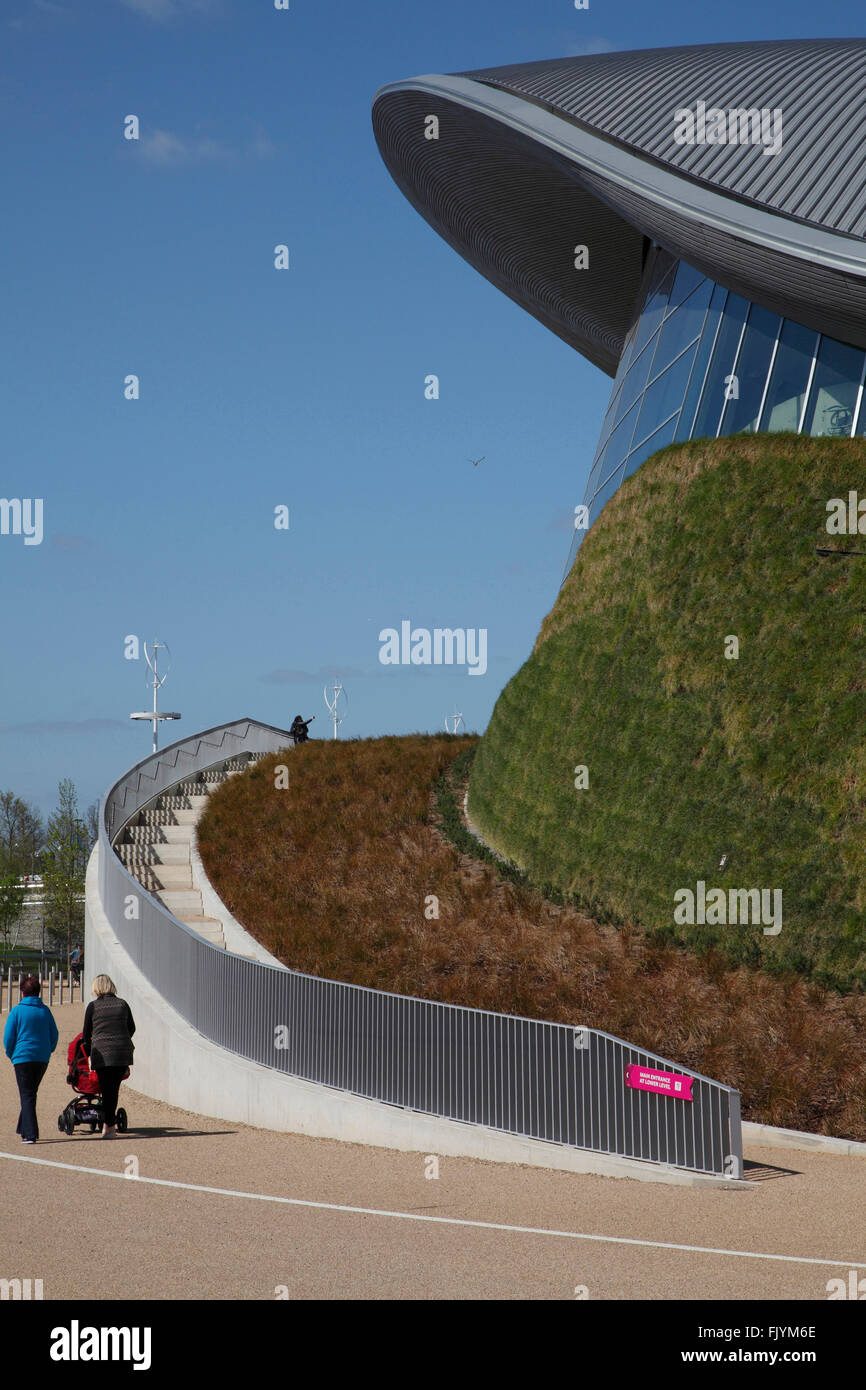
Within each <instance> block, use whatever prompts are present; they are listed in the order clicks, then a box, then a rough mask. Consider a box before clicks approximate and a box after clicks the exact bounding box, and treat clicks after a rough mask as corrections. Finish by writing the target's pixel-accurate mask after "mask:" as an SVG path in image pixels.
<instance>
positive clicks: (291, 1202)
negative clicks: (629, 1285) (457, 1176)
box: [0, 1152, 866, 1269]
mask: <svg viewBox="0 0 866 1390" xmlns="http://www.w3.org/2000/svg"><path fill="white" fill-rule="evenodd" d="M0 1158H10V1159H12V1161H13V1162H14V1163H35V1164H37V1165H38V1166H40V1167H44V1168H62V1169H65V1170H66V1171H67V1172H71V1173H90V1174H94V1175H95V1176H96V1177H99V1178H119V1179H120V1181H121V1182H133V1183H149V1184H151V1185H152V1186H154V1187H174V1188H178V1189H180V1190H182V1191H184V1192H206V1193H209V1194H210V1195H211V1196H214V1197H245V1198H246V1199H247V1200H248V1201H251V1202H275V1203H277V1204H278V1205H280V1206H287V1207H309V1208H312V1209H313V1210H316V1211H342V1212H347V1213H348V1214H349V1215H351V1216H384V1217H387V1218H390V1219H391V1220H393V1221H423V1222H425V1223H428V1224H432V1225H436V1226H468V1227H472V1228H474V1229H476V1230H481V1231H507V1232H511V1233H512V1234H515V1235H525V1236H552V1237H554V1238H555V1239H557V1240H591V1241H597V1242H599V1243H601V1244H603V1245H641V1246H646V1247H648V1248H649V1249H652V1250H684V1251H686V1252H687V1253H689V1254H696V1255H727V1256H730V1257H732V1258H736V1259H740V1260H781V1261H783V1262H784V1263H786V1264H803V1265H832V1267H833V1268H834V1269H840V1268H842V1266H843V1265H844V1267H845V1268H846V1269H866V1263H864V1262H862V1261H860V1262H858V1261H856V1260H846V1259H836V1260H824V1259H817V1258H816V1257H815V1256H814V1255H768V1254H765V1253H764V1252H763V1251H759V1250H725V1249H721V1248H716V1247H714V1246H707V1245H675V1244H674V1243H673V1242H671V1241H665V1240H638V1239H636V1238H634V1237H632V1236H600V1235H594V1234H593V1235H590V1234H587V1233H586V1232H584V1231H557V1230H554V1229H550V1228H548V1227H545V1226H509V1225H506V1224H505V1223H504V1222H501V1221H473V1220H471V1219H470V1218H469V1217H460V1216H423V1215H419V1214H418V1213H416V1212H413V1211H387V1210H383V1209H380V1208H378V1207H350V1206H344V1205H341V1204H339V1203H336V1202H314V1201H312V1200H310V1199H309V1198H306V1197H277V1196H275V1195H273V1194H272V1193H269V1192H239V1191H236V1190H235V1189H234V1188H230V1187H205V1186H204V1185H203V1184H201V1183H194V1182H176V1181H174V1180H172V1179H171V1178H142V1177H138V1178H131V1177H129V1175H128V1174H127V1173H115V1172H112V1171H111V1170H109V1169H106V1168H85V1167H82V1166H80V1165H78V1164H76V1163H59V1162H57V1161H55V1160H54V1159H50V1158H33V1157H31V1156H30V1155H29V1154H28V1155H26V1156H25V1155H24V1154H10V1153H3V1152H0Z"/></svg>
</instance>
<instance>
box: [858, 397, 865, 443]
mask: <svg viewBox="0 0 866 1390" xmlns="http://www.w3.org/2000/svg"><path fill="white" fill-rule="evenodd" d="M857 433H858V434H866V391H864V392H863V393H862V396H861V400H860V418H859V420H858V421H857Z"/></svg>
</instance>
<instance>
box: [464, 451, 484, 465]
mask: <svg viewBox="0 0 866 1390" xmlns="http://www.w3.org/2000/svg"><path fill="white" fill-rule="evenodd" d="M486 458H487V455H486V454H482V455H481V457H480V459H467V460H466V462H467V463H471V464H472V467H473V468H477V467H478V465H479V463H483V462H484V460H485V459H486Z"/></svg>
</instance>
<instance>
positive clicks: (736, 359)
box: [713, 304, 752, 439]
mask: <svg viewBox="0 0 866 1390" xmlns="http://www.w3.org/2000/svg"><path fill="white" fill-rule="evenodd" d="M751 317H752V305H751V304H750V305H749V307H748V309H747V310H746V313H745V316H744V318H743V326H742V328H741V329H740V336H739V338H738V340H737V350H736V352H735V353H734V364H733V366H732V367H731V371H730V375H731V376H734V377H735V376H736V375H737V367H738V366H739V365H740V353H741V352H742V351H743V339H744V338H745V336H746V329H747V327H748V325H749V319H750V318H751ZM737 390H739V382H738V383H737ZM729 405H730V400H729V398H728V397H727V396H725V398H724V400H723V401H722V409H721V412H720V414H719V423H718V425H717V426H716V432H715V434H714V436H713V438H714V439H719V438H720V436H721V433H722V425H723V423H724V419H725V413H726V411H727V409H728V406H729Z"/></svg>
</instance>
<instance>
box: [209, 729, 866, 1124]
mask: <svg viewBox="0 0 866 1390" xmlns="http://www.w3.org/2000/svg"><path fill="white" fill-rule="evenodd" d="M471 741H472V740H462V739H458V740H455V739H453V738H446V737H435V736H420V735H419V736H412V737H409V738H400V739H397V738H384V739H374V740H363V741H357V742H347V743H339V744H333V743H325V742H322V743H311V744H307V745H306V746H304V747H302V748H299V749H297V750H295V751H294V752H292V753H291V755H288V754H277V755H274V756H271V757H268V758H265V759H263V760H262V761H261V762H260V763H259V764H258V765H257V766H256V768H255V769H254V770H253V771H251V772H250V773H247V774H245V775H243V776H239V777H235V778H233V779H231V780H230V781H229V782H228V783H226V784H225V785H224V786H223V787H221V788H220V789H219V790H218V791H217V792H216V793H215V794H214V796H213V797H212V800H211V802H210V804H209V806H208V810H207V814H206V816H205V817H204V819H203V821H202V823H201V826H200V829H199V840H200V845H201V852H202V857H203V859H204V863H205V867H206V869H207V872H208V874H209V876H210V878H211V881H212V882H213V884H214V886H215V887H216V889H217V891H218V892H219V894H220V896H221V897H222V899H223V901H224V902H225V903H226V904H227V906H228V907H229V908H230V910H231V911H232V912H233V913H234V914H235V915H236V916H237V917H238V919H239V920H240V921H241V922H243V924H244V925H245V926H246V927H247V928H248V929H249V930H250V931H251V932H252V933H253V934H254V935H255V936H256V937H257V938H258V939H259V940H260V941H262V942H263V943H264V944H265V945H266V946H267V947H268V949H269V950H271V951H273V953H274V954H275V955H276V956H278V957H279V959H280V960H282V961H283V962H284V963H285V964H286V965H289V966H291V967H292V968H294V969H297V970H303V971H306V972H308V973H310V974H314V975H322V976H326V977H329V978H332V979H339V980H345V981H348V982H351V983H354V984H360V985H368V986H372V987H374V988H377V989H387V990H393V991H396V992H398V993H401V994H413V995H420V996H423V997H425V998H428V999H438V1000H441V1001H443V1002H447V1003H456V1004H468V1005H472V1006H474V1007H476V1008H482V1009H492V1010H496V1011H499V1012H503V1013H514V1014H522V1015H526V1016H529V1017H532V1018H543V1019H549V1020H551V1021H553V1022H563V1023H570V1024H584V1025H587V1026H591V1027H596V1028H603V1029H606V1030H607V1031H608V1032H611V1033H615V1034H617V1035H618V1036H620V1037H623V1038H627V1039H628V1040H629V1041H630V1042H632V1043H636V1044H638V1045H639V1046H642V1047H646V1048H648V1049H652V1050H654V1051H657V1052H660V1053H661V1054H662V1055H665V1056H668V1057H670V1058H671V1059H672V1060H675V1061H677V1062H679V1063H682V1064H684V1065H686V1066H689V1067H693V1068H695V1069H696V1070H698V1071H701V1072H704V1073H705V1074H707V1075H708V1076H712V1077H714V1078H715V1079H717V1080H720V1081H725V1082H728V1083H729V1084H732V1085H735V1086H737V1087H739V1089H740V1090H741V1092H742V1096H743V1113H744V1116H745V1117H747V1118H749V1119H753V1120H758V1121H762V1122H764V1123H769V1124H775V1125H785V1126H790V1127H792V1128H796V1129H806V1130H813V1131H819V1132H824V1133H831V1134H839V1135H844V1136H846V1137H849V1138H854V1139H866V1058H864V1042H863V1040H864V1037H866V1000H864V999H863V997H862V996H850V997H847V998H844V997H840V996H838V995H833V994H829V993H827V992H825V991H822V990H821V989H819V988H818V987H816V986H813V985H808V984H806V983H804V982H802V981H799V980H787V981H786V980H779V979H774V978H772V977H769V976H766V975H763V974H761V973H759V972H756V971H752V970H748V969H746V968H739V969H736V970H733V971H731V970H726V969H725V967H724V966H723V965H722V963H721V962H720V961H719V960H718V959H716V958H714V957H713V956H712V955H711V956H709V957H707V958H704V959H698V958H696V957H693V956H690V955H687V954H685V953H684V952H682V951H679V950H674V949H671V948H666V947H659V946H655V945H653V944H650V943H647V941H646V940H645V939H644V938H643V937H642V936H641V935H640V934H639V932H637V931H634V932H631V931H629V930H627V929H623V930H616V929H614V928H611V927H600V926H599V925H598V924H596V923H595V922H592V921H591V920H590V919H589V918H587V917H584V916H582V915H580V914H579V913H577V912H575V911H573V910H571V909H566V908H560V907H556V906H555V905H553V904H551V903H549V902H546V901H545V900H544V899H542V898H541V897H540V896H539V895H538V894H535V893H532V892H529V891H527V890H525V889H523V888H521V887H518V886H515V885H514V884H511V883H507V882H503V881H502V880H501V879H500V878H499V877H498V875H497V873H496V872H495V870H493V869H491V868H489V867H487V866H486V865H484V864H480V863H479V862H477V861H475V860H472V859H468V858H467V857H466V856H464V855H461V854H460V853H458V851H457V850H456V849H454V847H453V846H452V845H451V844H450V843H448V842H447V841H446V840H445V838H444V836H443V835H442V834H441V833H440V831H439V829H438V828H437V825H436V823H435V817H434V815H433V811H432V794H431V789H432V785H433V782H434V781H435V779H436V778H437V777H438V776H439V774H440V773H441V772H442V770H443V769H444V768H445V767H446V766H447V765H448V764H449V762H450V761H451V760H452V759H453V758H454V756H455V753H456V752H458V751H462V749H463V748H465V747H467V746H468V743H469V742H471ZM280 763H285V764H286V765H287V767H288V768H289V772H290V786H289V788H288V789H287V790H277V789H276V788H275V786H274V768H275V766H276V765H278V764H280ZM429 894H436V896H437V897H438V899H439V918H438V920H428V919H427V918H426V917H425V900H426V898H427V896H428V895H429Z"/></svg>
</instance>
